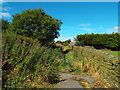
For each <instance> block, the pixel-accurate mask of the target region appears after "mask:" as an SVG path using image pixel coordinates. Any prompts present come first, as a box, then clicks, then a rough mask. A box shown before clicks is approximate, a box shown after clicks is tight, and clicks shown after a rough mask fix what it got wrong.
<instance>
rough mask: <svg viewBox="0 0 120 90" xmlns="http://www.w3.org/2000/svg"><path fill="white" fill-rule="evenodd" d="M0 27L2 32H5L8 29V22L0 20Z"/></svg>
mask: <svg viewBox="0 0 120 90" xmlns="http://www.w3.org/2000/svg"><path fill="white" fill-rule="evenodd" d="M0 26H2V32H5V31H6V30H7V29H8V27H9V22H8V21H7V20H4V19H0Z"/></svg>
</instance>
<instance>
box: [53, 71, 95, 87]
mask: <svg viewBox="0 0 120 90" xmlns="http://www.w3.org/2000/svg"><path fill="white" fill-rule="evenodd" d="M74 78H81V79H84V80H86V81H88V82H89V83H91V84H92V83H93V82H94V81H95V80H94V79H93V78H92V77H91V76H88V75H71V74H67V73H60V82H59V83H58V84H57V85H56V86H55V88H84V87H83V86H82V85H81V83H80V82H78V81H76V80H75V79H74Z"/></svg>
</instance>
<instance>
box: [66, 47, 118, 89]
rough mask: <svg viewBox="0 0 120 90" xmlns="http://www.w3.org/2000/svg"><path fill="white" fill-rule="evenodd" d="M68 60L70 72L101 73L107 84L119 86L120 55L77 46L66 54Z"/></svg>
mask: <svg viewBox="0 0 120 90" xmlns="http://www.w3.org/2000/svg"><path fill="white" fill-rule="evenodd" d="M66 62H67V63H68V64H69V69H68V70H69V72H72V73H79V74H80V73H86V72H87V73H88V72H89V73H91V74H93V73H94V72H97V73H99V74H100V75H101V76H102V77H103V78H104V79H105V80H106V82H107V84H106V85H105V86H107V85H109V86H111V87H114V88H116V87H117V88H119V84H120V82H119V77H120V72H119V66H120V62H119V60H118V57H114V56H113V55H111V54H109V53H106V52H104V51H101V50H96V49H92V48H87V47H77V46H75V47H74V49H73V51H70V52H69V53H67V54H66Z"/></svg>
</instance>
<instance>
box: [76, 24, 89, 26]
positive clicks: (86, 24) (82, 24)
mask: <svg viewBox="0 0 120 90" xmlns="http://www.w3.org/2000/svg"><path fill="white" fill-rule="evenodd" d="M89 25H91V24H80V25H78V26H89Z"/></svg>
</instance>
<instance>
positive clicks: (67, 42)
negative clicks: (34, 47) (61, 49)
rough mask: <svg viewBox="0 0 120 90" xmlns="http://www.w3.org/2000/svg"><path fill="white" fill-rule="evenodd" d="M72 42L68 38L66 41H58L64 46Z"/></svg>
mask: <svg viewBox="0 0 120 90" xmlns="http://www.w3.org/2000/svg"><path fill="white" fill-rule="evenodd" d="M70 42H71V40H70V39H68V40H66V41H56V43H59V44H62V45H63V46H68V45H69V43H70Z"/></svg>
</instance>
